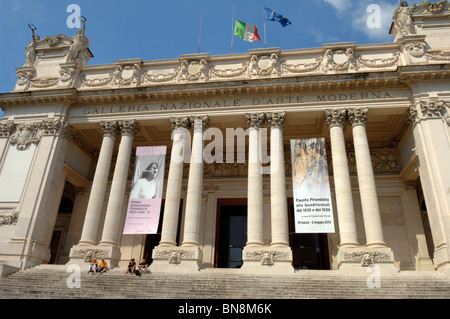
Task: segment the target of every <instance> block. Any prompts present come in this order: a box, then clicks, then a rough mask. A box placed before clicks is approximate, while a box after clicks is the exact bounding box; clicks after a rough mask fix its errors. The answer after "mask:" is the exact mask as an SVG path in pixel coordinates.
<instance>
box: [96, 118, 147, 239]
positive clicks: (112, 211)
mask: <svg viewBox="0 0 450 319" xmlns="http://www.w3.org/2000/svg"><path fill="white" fill-rule="evenodd" d="M119 126H120V129H121V132H122V138H121V140H120V145H119V152H118V154H117V161H116V167H115V169H114V176H113V181H112V184H111V191H110V194H109V200H108V207H107V209H106V218H105V225H104V227H103V236H102V240H101V241H100V245H112V246H117V244H118V241H119V226H120V223H121V221H122V218H121V217H122V213H123V211H124V210H123V203H124V199H125V190H126V184H127V179H128V168H129V166H130V156H131V149H132V146H133V138H134V135H135V134H136V133H137V130H138V128H137V123H136V122H135V121H119Z"/></svg>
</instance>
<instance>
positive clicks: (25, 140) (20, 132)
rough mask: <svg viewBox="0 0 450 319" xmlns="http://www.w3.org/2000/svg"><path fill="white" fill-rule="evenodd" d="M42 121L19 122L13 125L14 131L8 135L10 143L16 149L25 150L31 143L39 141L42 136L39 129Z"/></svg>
mask: <svg viewBox="0 0 450 319" xmlns="http://www.w3.org/2000/svg"><path fill="white" fill-rule="evenodd" d="M41 125H42V123H39V122H36V123H20V124H17V125H16V126H15V128H16V131H15V132H14V133H13V134H12V135H11V136H10V143H11V144H13V145H14V144H15V145H16V147H17V149H18V150H26V149H28V147H29V146H30V144H31V143H39V141H40V140H41V137H42V131H41V130H40V128H41Z"/></svg>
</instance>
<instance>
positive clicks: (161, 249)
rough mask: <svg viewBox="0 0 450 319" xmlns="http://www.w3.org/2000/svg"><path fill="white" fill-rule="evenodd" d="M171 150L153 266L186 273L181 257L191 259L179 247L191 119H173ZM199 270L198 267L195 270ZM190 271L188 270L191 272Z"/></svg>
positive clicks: (156, 268)
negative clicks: (162, 214) (181, 200)
mask: <svg viewBox="0 0 450 319" xmlns="http://www.w3.org/2000/svg"><path fill="white" fill-rule="evenodd" d="M170 121H171V123H172V140H173V144H172V151H171V155H170V166H169V175H168V177H167V190H166V197H165V204H164V216H163V222H162V230H161V240H160V242H159V245H158V246H156V247H155V248H154V249H153V255H152V258H153V263H152V264H151V265H150V270H151V271H152V272H155V273H156V272H171V271H174V269H173V267H177V271H183V269H182V268H180V267H178V266H179V264H180V262H181V257H182V256H184V257H187V256H191V254H190V253H183V250H182V249H181V248H180V247H177V230H178V215H179V211H180V199H181V185H182V182H183V164H184V156H185V152H186V147H185V146H186V141H185V139H186V138H187V137H188V134H189V131H188V128H189V127H190V126H191V118H190V117H188V116H183V117H172V118H170ZM194 269H196V270H197V269H198V267H194ZM190 270H191V269H189V270H188V271H190Z"/></svg>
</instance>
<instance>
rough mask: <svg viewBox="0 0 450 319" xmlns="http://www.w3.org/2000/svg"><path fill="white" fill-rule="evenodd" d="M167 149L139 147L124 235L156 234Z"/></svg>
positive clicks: (162, 147) (161, 147)
mask: <svg viewBox="0 0 450 319" xmlns="http://www.w3.org/2000/svg"><path fill="white" fill-rule="evenodd" d="M166 149H167V147H166V146H146V147H137V148H136V162H135V167H134V173H133V179H132V184H131V190H130V198H129V200H128V208H127V216H126V219H125V227H124V231H123V233H124V234H156V232H157V230H158V223H159V215H160V211H161V202H162V194H163V185H164V170H165V161H166Z"/></svg>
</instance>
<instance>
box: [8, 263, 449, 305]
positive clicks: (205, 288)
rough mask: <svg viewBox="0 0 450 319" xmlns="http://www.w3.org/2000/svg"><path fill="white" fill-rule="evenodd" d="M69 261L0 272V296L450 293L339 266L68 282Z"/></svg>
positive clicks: (427, 282)
mask: <svg viewBox="0 0 450 319" xmlns="http://www.w3.org/2000/svg"><path fill="white" fill-rule="evenodd" d="M70 274H71V273H68V272H66V268H65V267H50V266H45V267H44V266H41V267H35V268H32V269H29V270H22V271H19V272H16V273H14V274H12V275H10V276H8V277H4V278H0V298H4V299H12V298H17V299H20V298H28V299H43V298H47V299H53V298H60V299H66V298H67V299H68V298H73V299H76V298H81V299H86V298H89V299H91V298H93V299H100V298H112V299H116V298H117V299H127V298H133V299H139V298H157V299H165V298H170V299H186V298H188V299H230V298H231V299H278V298H282V299H309V298H314V299H324V298H326V299H347V298H352V299H355V298H358V299H360V298H361V299H364V298H372V299H375V298H380V299H381V298H402V299H405V298H421V299H427V298H440V299H448V298H450V282H449V280H448V278H447V277H443V276H439V275H436V273H409V274H400V275H398V276H395V277H386V278H385V277H383V278H381V280H380V284H381V287H380V288H374V289H370V288H369V287H368V286H367V277H343V276H340V275H339V274H337V273H336V272H332V271H330V272H327V271H311V272H303V271H302V272H301V273H295V274H291V275H272V276H257V275H244V274H239V273H238V272H230V271H228V272H227V271H224V272H220V271H201V272H199V273H197V274H145V275H142V276H141V277H137V276H134V275H125V274H124V271H122V270H116V269H115V270H111V271H109V272H107V273H105V274H101V275H100V274H94V275H91V274H88V273H84V272H83V273H82V274H81V276H80V279H81V288H72V289H70V288H68V287H67V278H68V277H69V275H70Z"/></svg>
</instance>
